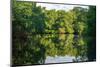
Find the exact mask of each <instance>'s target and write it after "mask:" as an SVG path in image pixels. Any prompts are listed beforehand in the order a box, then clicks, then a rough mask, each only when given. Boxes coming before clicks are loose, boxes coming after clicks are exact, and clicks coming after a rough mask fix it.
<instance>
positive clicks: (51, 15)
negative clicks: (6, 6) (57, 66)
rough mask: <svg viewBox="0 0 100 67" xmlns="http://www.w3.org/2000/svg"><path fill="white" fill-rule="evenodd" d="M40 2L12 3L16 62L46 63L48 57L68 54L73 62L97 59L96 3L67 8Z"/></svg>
mask: <svg viewBox="0 0 100 67" xmlns="http://www.w3.org/2000/svg"><path fill="white" fill-rule="evenodd" d="M37 4H38V3H34V2H17V1H16V0H13V2H12V65H27V64H45V59H46V57H47V56H53V57H54V56H55V55H58V56H65V55H66V54H67V55H69V56H74V57H75V59H73V62H80V61H83V62H84V61H94V60H96V6H87V7H88V9H87V8H82V7H81V6H79V7H74V8H73V9H71V10H69V11H66V10H67V9H66V10H56V9H52V10H46V7H42V6H37ZM51 5H52V4H51ZM53 5H54V6H55V4H53ZM65 6H67V5H65ZM42 34H43V35H42ZM79 56H80V58H78V57H79Z"/></svg>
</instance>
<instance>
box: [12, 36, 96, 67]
mask: <svg viewBox="0 0 100 67" xmlns="http://www.w3.org/2000/svg"><path fill="white" fill-rule="evenodd" d="M13 44H14V46H13V58H14V59H13V61H14V64H21V65H24V64H46V63H60V62H79V61H93V60H95V59H96V58H95V56H96V55H95V49H94V50H93V48H95V45H96V43H95V39H94V38H93V37H82V36H79V35H73V34H36V35H35V34H34V35H33V36H29V37H28V40H27V41H25V42H23V41H19V40H17V39H15V40H14V41H13Z"/></svg>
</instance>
